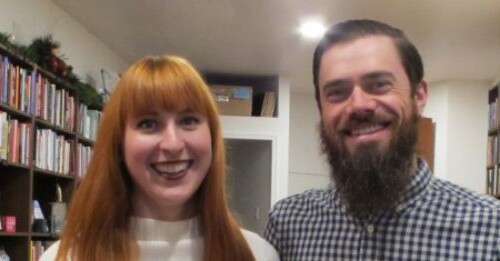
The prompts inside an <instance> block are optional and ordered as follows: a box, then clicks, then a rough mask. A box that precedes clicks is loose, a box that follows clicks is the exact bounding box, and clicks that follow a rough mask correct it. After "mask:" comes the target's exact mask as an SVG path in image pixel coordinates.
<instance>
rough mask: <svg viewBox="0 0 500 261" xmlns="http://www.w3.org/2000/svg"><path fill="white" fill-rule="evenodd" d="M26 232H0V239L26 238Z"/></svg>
mask: <svg viewBox="0 0 500 261" xmlns="http://www.w3.org/2000/svg"><path fill="white" fill-rule="evenodd" d="M28 234H29V233H26V232H0V237H27V236H28Z"/></svg>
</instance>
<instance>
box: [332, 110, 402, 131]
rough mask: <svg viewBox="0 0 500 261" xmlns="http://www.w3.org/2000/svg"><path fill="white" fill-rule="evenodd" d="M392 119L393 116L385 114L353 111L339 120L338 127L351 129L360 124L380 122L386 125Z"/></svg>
mask: <svg viewBox="0 0 500 261" xmlns="http://www.w3.org/2000/svg"><path fill="white" fill-rule="evenodd" d="M393 121H394V117H393V116H390V115H385V114H375V113H364V114H359V113H353V114H351V115H350V116H349V118H347V119H346V120H345V121H344V122H340V124H339V126H341V127H340V129H351V128H356V127H359V126H360V125H371V124H380V125H388V124H390V123H391V122H393Z"/></svg>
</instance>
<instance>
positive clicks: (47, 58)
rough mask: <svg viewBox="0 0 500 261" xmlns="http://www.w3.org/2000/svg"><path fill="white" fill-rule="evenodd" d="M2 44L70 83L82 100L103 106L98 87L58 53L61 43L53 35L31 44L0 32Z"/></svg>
mask: <svg viewBox="0 0 500 261" xmlns="http://www.w3.org/2000/svg"><path fill="white" fill-rule="evenodd" d="M0 44H2V45H4V46H5V47H6V48H7V49H9V50H10V51H11V52H14V53H15V54H17V55H19V56H21V57H23V58H24V59H26V60H28V61H31V62H33V63H35V64H37V65H38V66H39V67H41V68H43V69H44V70H46V71H48V72H51V73H53V74H55V75H56V76H58V77H59V78H62V79H64V80H65V81H67V82H68V83H69V86H70V87H72V88H73V89H74V90H75V91H76V92H77V93H78V97H79V99H80V101H81V102H83V103H85V104H87V105H88V106H89V107H94V108H101V107H102V103H103V100H102V97H101V95H99V93H97V91H96V89H95V88H94V87H93V86H92V85H90V84H87V83H83V82H82V81H80V79H79V78H78V76H77V75H75V74H74V73H73V67H72V66H71V65H68V64H66V62H64V60H63V58H64V57H62V56H60V55H59V54H58V52H59V48H60V44H59V42H57V41H54V40H53V39H52V36H51V35H47V36H42V37H38V38H35V39H33V41H32V42H31V44H30V45H29V46H24V45H21V44H19V43H15V42H13V41H12V40H11V35H9V34H6V33H2V32H0Z"/></svg>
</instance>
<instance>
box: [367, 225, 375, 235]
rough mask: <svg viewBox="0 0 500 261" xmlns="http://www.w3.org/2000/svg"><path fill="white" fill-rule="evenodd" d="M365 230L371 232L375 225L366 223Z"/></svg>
mask: <svg viewBox="0 0 500 261" xmlns="http://www.w3.org/2000/svg"><path fill="white" fill-rule="evenodd" d="M366 231H368V233H370V234H372V233H373V232H374V231H375V227H374V226H373V225H368V226H366Z"/></svg>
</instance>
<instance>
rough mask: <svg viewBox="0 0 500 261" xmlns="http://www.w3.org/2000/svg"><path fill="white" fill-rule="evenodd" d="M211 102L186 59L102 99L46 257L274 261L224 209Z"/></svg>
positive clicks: (147, 63)
mask: <svg viewBox="0 0 500 261" xmlns="http://www.w3.org/2000/svg"><path fill="white" fill-rule="evenodd" d="M225 175H226V161H225V148H224V141H223V138H222V134H221V127H220V122H219V117H218V114H217V109H216V105H215V103H214V101H213V98H212V96H211V93H210V90H209V88H208V86H207V85H206V84H205V82H204V81H203V79H202V78H201V77H200V75H199V74H198V72H197V71H196V70H195V69H194V68H193V67H192V66H191V65H190V64H189V63H188V62H187V61H186V60H184V59H182V58H179V57H174V56H163V57H148V58H144V59H141V60H139V61H138V62H136V63H135V64H133V65H132V66H131V67H130V68H129V69H128V70H127V71H126V72H125V73H124V74H123V76H122V78H121V79H120V81H119V83H118V85H117V86H116V88H115V90H114V92H113V93H112V95H111V97H110V99H109V101H108V102H107V104H106V106H105V108H104V113H103V118H102V121H101V125H100V128H99V131H98V135H97V140H96V142H95V146H94V154H93V157H92V160H91V162H90V165H89V168H88V171H87V174H86V176H85V178H84V179H83V181H82V182H81V184H80V186H79V187H78V189H77V191H76V192H75V195H74V197H73V199H72V203H71V207H70V209H69V212H68V218H67V222H66V225H65V229H64V231H63V232H62V234H61V240H60V242H57V243H56V244H54V246H53V247H51V248H50V249H49V250H48V251H47V252H46V253H45V254H44V256H43V257H42V260H43V259H45V260H53V259H54V258H55V256H56V254H57V260H66V258H67V257H68V259H71V260H137V259H140V260H159V259H161V260H169V259H170V260H231V261H233V260H278V257H277V253H276V251H275V250H274V249H273V248H272V247H271V245H270V244H268V243H267V242H266V241H264V240H263V239H262V238H260V237H259V236H257V235H256V234H254V233H251V232H249V231H246V230H242V229H240V228H239V225H238V223H237V222H236V221H235V219H234V218H233V216H232V215H231V213H230V211H229V210H228V207H227V202H226V196H225V189H224V188H225Z"/></svg>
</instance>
